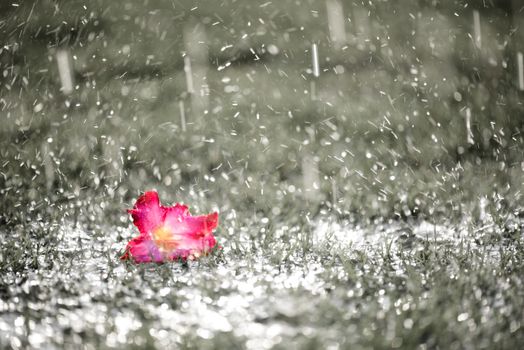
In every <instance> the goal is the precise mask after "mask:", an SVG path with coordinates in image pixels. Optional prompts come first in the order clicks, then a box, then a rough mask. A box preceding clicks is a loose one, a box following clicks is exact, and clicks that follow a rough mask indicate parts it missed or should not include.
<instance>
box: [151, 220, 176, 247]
mask: <svg viewBox="0 0 524 350" xmlns="http://www.w3.org/2000/svg"><path fill="white" fill-rule="evenodd" d="M153 239H154V240H155V243H156V245H157V246H158V248H159V249H160V250H161V251H172V250H174V249H176V247H177V246H178V241H177V240H175V238H174V235H173V233H172V232H171V231H170V230H169V229H168V228H167V227H165V226H159V227H157V228H156V229H154V230H153Z"/></svg>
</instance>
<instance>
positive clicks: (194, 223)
mask: <svg viewBox="0 0 524 350" xmlns="http://www.w3.org/2000/svg"><path fill="white" fill-rule="evenodd" d="M128 212H129V213H130V214H131V216H132V217H133V223H134V224H135V226H136V227H137V228H138V230H139V231H140V235H139V236H138V237H135V238H133V239H132V240H131V241H129V243H128V244H127V247H126V251H125V253H124V255H122V256H121V258H120V259H122V260H134V261H135V262H137V263H142V262H165V261H173V260H178V259H181V260H187V259H195V258H198V257H200V256H201V255H207V254H208V253H209V252H210V251H211V250H212V249H213V247H215V245H216V240H215V236H214V235H213V232H212V231H213V230H214V229H215V228H216V227H217V225H218V213H216V212H214V213H211V214H209V215H201V216H192V215H191V214H190V213H189V209H188V207H187V206H185V205H182V204H178V203H177V204H175V206H172V207H164V206H162V205H161V204H160V200H159V198H158V193H157V192H155V191H149V192H146V193H144V194H143V195H142V196H140V197H139V198H138V200H137V201H136V203H135V206H134V207H133V209H130V210H128Z"/></svg>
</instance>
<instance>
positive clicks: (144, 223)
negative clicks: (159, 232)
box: [128, 191, 165, 235]
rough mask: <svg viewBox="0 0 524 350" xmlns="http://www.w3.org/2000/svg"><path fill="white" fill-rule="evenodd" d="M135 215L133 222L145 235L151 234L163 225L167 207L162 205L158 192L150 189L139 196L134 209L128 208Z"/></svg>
mask: <svg viewBox="0 0 524 350" xmlns="http://www.w3.org/2000/svg"><path fill="white" fill-rule="evenodd" d="M128 213H130V214H131V215H132V216H133V223H134V224H135V226H136V227H138V230H139V231H140V233H141V234H143V235H149V234H150V233H151V231H153V230H154V229H155V228H156V227H158V226H160V225H162V222H163V221H164V216H165V208H164V207H162V206H161V205H160V200H159V199H158V193H156V192H155V191H149V192H146V193H144V194H143V195H142V196H140V197H139V198H138V200H137V201H136V203H135V206H134V207H133V209H130V210H128Z"/></svg>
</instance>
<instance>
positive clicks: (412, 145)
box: [0, 0, 524, 221]
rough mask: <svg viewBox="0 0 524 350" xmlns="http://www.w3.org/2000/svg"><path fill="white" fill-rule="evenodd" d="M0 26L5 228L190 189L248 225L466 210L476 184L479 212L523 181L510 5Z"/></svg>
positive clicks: (119, 6) (282, 8)
mask: <svg viewBox="0 0 524 350" xmlns="http://www.w3.org/2000/svg"><path fill="white" fill-rule="evenodd" d="M0 11H1V14H2V17H1V21H0V35H1V37H2V48H1V49H0V69H1V74H2V89H1V92H0V94H1V95H0V108H1V111H2V126H1V128H0V133H1V135H0V140H1V141H0V142H1V143H2V147H1V150H0V154H1V159H2V164H1V171H2V176H0V181H1V185H0V188H1V189H0V191H1V194H2V196H4V198H6V199H7V200H4V201H3V202H2V212H3V213H4V214H3V215H2V217H3V220H4V221H6V220H7V221H10V220H18V219H20V217H19V216H20V215H22V216H23V217H24V218H25V215H26V214H31V212H32V210H31V209H34V211H36V212H41V211H42V210H44V211H45V210H47V209H46V208H48V207H49V206H53V205H55V204H58V203H68V204H71V205H74V202H75V201H74V200H73V201H72V198H75V199H78V198H80V199H85V198H86V196H87V198H93V197H97V196H100V198H101V200H102V198H111V201H110V202H111V203H117V205H118V206H120V203H119V202H118V201H115V200H114V199H113V198H114V197H115V196H116V197H117V198H119V199H122V200H129V199H130V198H134V197H135V196H136V194H137V193H139V192H140V191H143V190H145V189H146V188H149V187H155V188H158V189H160V190H165V191H167V192H168V193H170V195H171V196H172V198H187V196H189V190H188V188H187V187H184V186H186V185H190V186H191V188H192V189H193V190H194V192H195V193H196V192H200V193H201V195H202V196H207V197H212V198H214V200H215V202H216V203H218V202H219V201H221V202H226V206H228V204H229V203H230V201H231V200H233V202H236V203H239V204H240V203H242V204H241V205H242V206H250V207H251V208H254V209H256V210H259V209H260V210H268V209H270V208H272V207H274V206H275V207H278V208H281V209H283V208H284V205H285V203H293V205H294V204H299V203H302V201H301V199H306V200H307V202H308V206H306V209H307V210H309V209H311V210H313V211H314V210H316V209H315V208H317V207H318V206H317V204H320V205H321V206H324V207H328V208H329V209H330V210H331V209H333V208H335V209H337V211H338V213H339V214H343V213H346V214H347V213H350V212H358V213H359V214H364V216H369V215H401V216H406V215H407V216H409V215H412V214H413V213H415V214H416V213H417V212H420V211H423V212H424V213H426V214H429V215H433V214H434V213H435V211H449V209H452V210H453V209H457V210H458V212H459V214H460V213H461V211H462V210H463V209H461V208H460V206H459V207H457V208H455V207H456V204H457V203H456V202H453V203H451V204H450V203H449V202H450V199H451V198H453V199H454V200H455V201H458V202H461V201H465V200H466V198H469V197H468V196H470V194H469V192H470V191H469V190H470V189H471V186H469V185H471V184H472V183H474V186H473V190H474V192H475V193H474V195H473V197H472V199H473V200H476V199H478V198H479V197H482V196H484V197H486V196H492V195H493V190H494V186H495V187H496V188H495V190H496V192H497V193H502V194H505V191H508V187H511V185H513V184H514V183H515V184H517V185H521V184H522V182H519V181H520V180H521V179H522V176H521V173H522V168H523V166H524V165H523V163H522V151H523V148H522V141H523V139H522V128H523V124H524V118H523V116H522V111H523V106H522V103H521V99H522V97H523V92H522V90H524V81H523V79H524V78H523V76H522V74H523V72H522V69H523V68H522V53H521V51H520V50H521V46H522V43H523V41H522V40H523V35H524V30H523V29H522V28H521V24H522V22H523V21H524V14H523V10H522V8H521V5H519V2H518V1H495V0H489V1H482V2H477V1H456V0H440V1H438V0H432V1H409V2H404V3H402V4H392V3H391V2H388V1H373V2H359V1H355V2H353V1H340V0H327V1H300V2H296V1H279V2H271V1H266V2H263V1H262V2H252V1H250V2H242V1H221V2H213V3H207V2H205V1H184V0H179V1H176V0H173V1H166V0H146V1H127V2H119V3H115V2H111V1H103V0H97V1H90V2H84V1H74V0H73V1H71V0H70V1H51V0H41V1H20V2H12V1H9V2H3V3H2V4H1V5H0ZM463 177H465V178H466V180H465V181H461V179H462V178H463ZM462 182H463V183H464V184H465V186H466V188H465V189H462ZM468 186H469V187H468ZM181 187H182V188H181ZM107 195H109V197H107ZM232 197H236V198H232ZM505 198H506V199H507V200H508V201H515V200H516V198H514V197H511V198H509V197H506V196H505ZM89 202H90V201H89ZM446 202H448V203H446ZM309 204H313V205H312V206H310V205H309ZM108 205H110V203H109V204H108ZM221 205H222V203H221ZM21 209H22V210H21ZM77 209H78V210H80V211H82V206H80V208H77ZM53 210H54V209H53ZM92 210H95V209H92ZM277 211H278V209H277ZM28 212H29V213H28ZM74 215H78V213H77V214H74ZM17 217H18V219H16V218H17Z"/></svg>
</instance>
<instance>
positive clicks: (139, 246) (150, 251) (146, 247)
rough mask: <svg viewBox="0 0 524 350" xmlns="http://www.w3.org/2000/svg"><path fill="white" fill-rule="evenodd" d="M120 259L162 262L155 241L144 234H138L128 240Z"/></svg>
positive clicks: (161, 256)
mask: <svg viewBox="0 0 524 350" xmlns="http://www.w3.org/2000/svg"><path fill="white" fill-rule="evenodd" d="M120 259H122V260H129V259H133V260H134V261H135V262H162V261H163V259H164V257H163V255H162V254H161V253H160V250H159V249H158V247H157V246H156V244H155V242H153V241H152V240H151V239H148V238H146V237H144V236H138V237H135V238H133V239H132V240H131V241H129V243H128V244H127V247H126V252H125V253H124V255H122V256H121V257H120Z"/></svg>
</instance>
